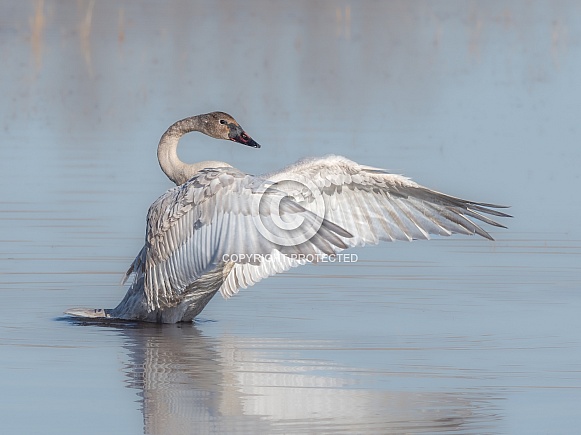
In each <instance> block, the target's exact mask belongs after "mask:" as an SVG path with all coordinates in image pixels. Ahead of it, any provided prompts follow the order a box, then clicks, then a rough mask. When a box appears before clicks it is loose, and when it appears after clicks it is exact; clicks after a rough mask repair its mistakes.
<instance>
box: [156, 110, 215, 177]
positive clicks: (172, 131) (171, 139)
mask: <svg viewBox="0 0 581 435" xmlns="http://www.w3.org/2000/svg"><path fill="white" fill-rule="evenodd" d="M201 124H202V122H201V121H200V118H199V117H197V116H194V117H191V118H186V119H182V120H180V121H177V122H176V123H174V124H172V125H171V126H170V127H169V128H168V129H167V130H166V132H165V133H164V134H163V136H162V137H161V139H160V141H159V145H158V147H157V159H158V160H159V166H161V170H162V171H163V172H164V173H165V175H167V177H168V178H169V179H170V180H171V181H173V182H174V183H175V184H176V185H178V186H179V185H181V184H183V183H185V182H186V181H188V180H189V179H190V178H191V177H192V176H193V175H194V174H195V173H196V172H198V171H200V170H201V169H203V168H205V167H207V166H206V162H199V163H194V164H188V163H184V162H182V161H181V160H180V158H179V157H178V153H177V150H178V143H179V141H180V138H181V137H182V136H183V135H184V134H186V133H190V132H192V131H199V132H201V131H202V126H201Z"/></svg>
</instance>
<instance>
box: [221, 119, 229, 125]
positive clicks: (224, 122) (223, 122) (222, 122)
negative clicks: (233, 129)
mask: <svg viewBox="0 0 581 435" xmlns="http://www.w3.org/2000/svg"><path fill="white" fill-rule="evenodd" d="M220 124H222V125H226V124H228V123H227V122H226V120H225V119H221V120H220Z"/></svg>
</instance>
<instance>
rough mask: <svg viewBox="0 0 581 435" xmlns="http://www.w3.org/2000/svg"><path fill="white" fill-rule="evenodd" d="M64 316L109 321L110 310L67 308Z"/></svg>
mask: <svg viewBox="0 0 581 435" xmlns="http://www.w3.org/2000/svg"><path fill="white" fill-rule="evenodd" d="M65 314H68V315H69V316H73V317H81V318H84V319H110V318H112V316H111V310H109V309H105V308H69V309H68V310H66V311H65Z"/></svg>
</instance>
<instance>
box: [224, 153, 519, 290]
mask: <svg viewBox="0 0 581 435" xmlns="http://www.w3.org/2000/svg"><path fill="white" fill-rule="evenodd" d="M262 178H265V179H268V180H269V181H270V182H271V185H270V187H269V188H270V189H275V190H277V191H283V192H286V193H287V194H288V195H290V196H291V197H292V198H293V199H294V200H295V201H296V202H297V203H299V204H300V205H302V206H303V207H305V208H306V209H309V210H311V211H312V212H313V213H315V214H316V215H318V216H322V217H324V218H325V220H326V221H329V222H333V223H334V224H337V225H338V226H339V227H341V228H343V229H345V230H347V231H348V232H349V233H350V234H351V235H352V236H353V237H349V238H344V239H343V241H344V243H345V244H346V245H347V246H349V247H351V246H357V245H359V246H362V245H365V244H376V243H378V241H379V240H385V241H394V240H413V239H429V237H430V235H432V234H433V235H436V234H437V235H441V236H449V235H451V234H454V233H460V234H470V235H472V234H478V235H480V236H482V237H485V238H487V239H489V240H492V236H491V235H490V234H489V233H488V232H487V231H485V230H484V229H482V228H481V227H480V225H478V224H477V223H475V221H480V222H484V223H486V224H489V225H492V226H496V227H502V228H505V227H504V226H503V225H501V224H500V223H498V222H496V221H494V220H492V219H491V218H489V217H487V216H486V215H487V214H488V215H492V216H497V217H510V216H509V215H507V214H505V213H502V212H500V211H498V210H495V209H498V208H505V207H504V206H500V205H494V204H486V203H478V202H474V201H468V200H464V199H460V198H455V197H453V196H449V195H445V194H443V193H440V192H436V191H434V190H431V189H428V188H426V187H423V186H420V185H419V184H417V183H414V182H413V181H411V180H410V179H408V178H406V177H403V176H401V175H395V174H390V173H388V172H387V171H385V170H383V169H378V168H373V167H370V166H363V165H359V164H357V163H355V162H353V161H350V160H348V159H346V158H344V157H341V156H327V157H323V158H317V159H311V160H304V161H300V162H298V163H296V164H295V165H292V166H289V167H287V168H284V169H282V170H281V171H278V172H273V173H270V174H265V175H264V176H263V177H262ZM340 250H341V248H337V249H336V250H335V251H336V252H339V251H340ZM303 263H304V261H297V259H293V258H288V257H285V256H281V255H273V256H272V258H268V259H267V260H266V261H263V262H262V263H261V264H249V263H246V264H240V263H239V264H235V265H234V267H233V269H232V271H231V272H230V274H229V275H228V277H227V279H226V281H225V282H224V284H223V285H222V287H221V288H220V291H221V292H222V295H223V296H224V297H228V296H231V295H233V294H234V293H236V292H237V291H238V288H239V287H243V288H246V287H247V286H250V285H252V284H254V283H256V282H258V281H260V280H261V279H263V278H265V277H267V276H270V275H274V274H275V273H279V272H281V271H283V270H288V269H289V268H291V267H295V266H298V265H299V264H303Z"/></svg>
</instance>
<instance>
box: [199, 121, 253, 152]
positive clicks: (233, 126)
mask: <svg viewBox="0 0 581 435" xmlns="http://www.w3.org/2000/svg"><path fill="white" fill-rule="evenodd" d="M201 118H202V125H203V126H204V129H203V133H205V134H207V135H208V136H211V137H213V138H216V139H225V140H231V141H233V142H238V143H240V144H242V145H246V146H249V147H252V148H260V145H259V144H258V143H257V142H256V141H255V140H254V139H252V138H251V137H250V136H249V135H248V134H246V132H245V131H244V129H243V128H242V127H240V124H238V122H237V121H236V120H235V119H234V118H233V117H232V116H230V115H228V114H227V113H224V112H212V113H207V114H205V115H201Z"/></svg>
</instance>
